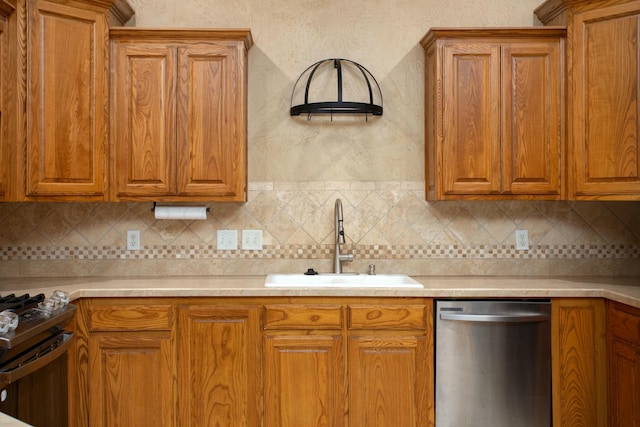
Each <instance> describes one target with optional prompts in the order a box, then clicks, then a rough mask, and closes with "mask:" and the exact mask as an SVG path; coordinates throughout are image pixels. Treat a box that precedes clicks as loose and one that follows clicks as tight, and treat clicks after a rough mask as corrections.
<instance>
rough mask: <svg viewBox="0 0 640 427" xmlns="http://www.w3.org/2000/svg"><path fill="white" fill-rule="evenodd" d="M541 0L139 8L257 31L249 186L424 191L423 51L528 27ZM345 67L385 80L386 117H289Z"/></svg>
mask: <svg viewBox="0 0 640 427" xmlns="http://www.w3.org/2000/svg"><path fill="white" fill-rule="evenodd" d="M540 2H541V1H540V0H524V1H523V0H517V1H514V0H485V1H481V0H473V1H463V0H457V1H456V0H449V1H440V0H323V1H314V0H307V1H300V0H298V1H293V0H266V1H265V0H240V1H228V0H181V1H175V0H160V1H158V0H153V1H150V0H132V1H130V4H131V6H132V7H133V8H134V10H135V11H136V16H135V18H134V20H135V24H136V25H137V26H143V27H148V26H166V27H241V28H251V31H252V34H253V38H254V41H255V45H254V47H253V48H252V49H251V51H250V53H249V165H250V169H249V178H250V180H251V181H282V180H285V181H350V180H359V181H362V180H364V181H380V180H382V181H391V180H393V181H418V180H422V179H423V176H424V172H423V168H424V166H423V165H424V160H423V153H424V149H423V145H424V142H423V141H424V126H423V119H422V117H423V111H424V106H423V100H424V97H423V90H424V84H423V74H424V60H423V50H422V48H421V46H420V44H419V41H420V39H421V38H422V36H424V34H425V33H426V32H427V31H428V30H429V28H431V27H436V26H509V25H511V26H527V25H532V24H533V22H534V14H533V10H534V9H535V7H537V6H538V4H539V3H540ZM336 57H337V58H347V59H351V60H353V61H356V62H358V63H360V64H362V65H363V66H365V67H366V68H367V69H368V70H369V71H371V73H372V74H373V75H374V77H375V78H376V80H378V82H379V84H380V86H381V89H382V94H383V97H384V115H383V116H382V117H381V118H379V119H377V118H375V119H371V118H370V120H369V122H368V123H365V122H364V119H363V118H361V117H358V118H357V119H356V118H349V119H344V118H343V119H342V120H340V119H339V118H334V122H333V123H330V122H329V120H328V119H327V118H325V117H320V116H316V117H314V118H312V120H311V121H310V122H308V121H307V119H306V118H305V117H298V118H292V117H290V116H289V107H290V102H291V92H292V89H293V85H294V83H295V81H296V79H297V78H298V76H299V75H300V74H301V73H302V72H303V71H304V70H305V69H306V68H307V67H308V66H309V65H311V64H313V63H314V62H316V61H319V60H321V59H325V58H336Z"/></svg>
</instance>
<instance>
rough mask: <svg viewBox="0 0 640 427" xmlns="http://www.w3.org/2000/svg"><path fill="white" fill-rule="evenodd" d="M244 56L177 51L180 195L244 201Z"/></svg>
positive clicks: (200, 49)
mask: <svg viewBox="0 0 640 427" xmlns="http://www.w3.org/2000/svg"><path fill="white" fill-rule="evenodd" d="M241 60H244V56H243V54H242V52H241V50H239V49H237V48H234V47H232V46H224V45H220V46H217V45H197V44H195V45H191V46H182V47H179V48H178V75H179V76H180V77H179V82H178V195H180V196H185V195H191V196H197V195H204V196H206V195H218V196H227V197H230V198H233V197H235V196H239V197H240V199H238V200H244V192H245V189H244V186H245V179H244V177H245V174H246V171H245V164H244V161H243V159H244V157H245V156H244V151H245V150H246V147H245V146H244V144H243V143H241V141H243V140H244V137H243V136H242V135H244V133H245V129H244V120H243V117H242V114H243V111H244V109H243V107H242V105H243V101H242V100H243V99H244V95H243V87H244V85H243V83H242V82H243V79H244V77H243V74H244V73H242V72H240V65H239V64H240V61H241Z"/></svg>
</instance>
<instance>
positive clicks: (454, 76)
mask: <svg viewBox="0 0 640 427" xmlns="http://www.w3.org/2000/svg"><path fill="white" fill-rule="evenodd" d="M443 57H444V59H443V64H444V71H443V74H444V77H443V78H444V81H443V84H442V87H443V92H444V94H443V103H444V105H443V107H444V108H443V121H444V124H443V129H444V131H443V141H442V152H441V153H442V154H441V155H442V174H443V181H442V187H443V193H444V194H447V195H451V194H493V193H499V192H500V121H499V117H500V45H499V44H496V43H479V42H469V41H466V42H465V41H459V42H453V43H447V44H446V45H445V46H444V53H443Z"/></svg>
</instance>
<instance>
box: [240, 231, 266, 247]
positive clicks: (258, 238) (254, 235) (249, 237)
mask: <svg viewBox="0 0 640 427" xmlns="http://www.w3.org/2000/svg"><path fill="white" fill-rule="evenodd" d="M242 250H245V251H260V250H262V230H242Z"/></svg>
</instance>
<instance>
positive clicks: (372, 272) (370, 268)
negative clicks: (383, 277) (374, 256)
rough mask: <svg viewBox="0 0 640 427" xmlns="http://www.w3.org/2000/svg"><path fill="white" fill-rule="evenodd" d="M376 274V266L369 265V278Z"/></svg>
mask: <svg viewBox="0 0 640 427" xmlns="http://www.w3.org/2000/svg"><path fill="white" fill-rule="evenodd" d="M375 274H376V265H375V264H369V276H374V275H375Z"/></svg>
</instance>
